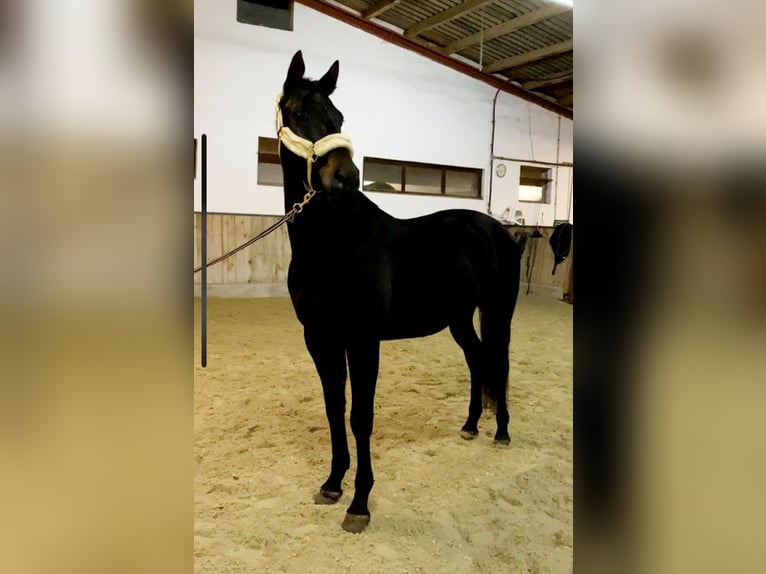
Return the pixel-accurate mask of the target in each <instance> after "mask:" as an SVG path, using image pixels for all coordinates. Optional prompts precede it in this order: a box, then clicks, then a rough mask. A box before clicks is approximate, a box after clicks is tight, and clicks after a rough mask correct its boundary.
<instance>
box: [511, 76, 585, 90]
mask: <svg viewBox="0 0 766 574" xmlns="http://www.w3.org/2000/svg"><path fill="white" fill-rule="evenodd" d="M573 77H574V75H573V74H572V72H566V73H564V74H559V75H558V76H550V77H548V78H540V79H539V80H530V81H528V82H524V83H523V84H521V87H522V88H524V89H525V90H536V89H537V88H544V87H546V86H555V85H556V84H563V83H564V82H568V81H570V80H571V79H572V78H573Z"/></svg>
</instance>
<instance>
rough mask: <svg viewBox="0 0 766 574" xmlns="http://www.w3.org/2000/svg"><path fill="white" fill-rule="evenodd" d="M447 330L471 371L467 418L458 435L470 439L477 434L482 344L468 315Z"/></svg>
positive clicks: (480, 401) (480, 393) (480, 409)
mask: <svg viewBox="0 0 766 574" xmlns="http://www.w3.org/2000/svg"><path fill="white" fill-rule="evenodd" d="M449 330H450V333H451V334H452V338H453V339H455V342H456V343H457V344H458V345H460V348H461V349H463V354H464V355H465V361H466V363H468V370H469V371H470V373H471V402H470V403H469V405H468V419H467V420H466V421H465V424H464V425H463V428H461V429H460V436H461V437H463V438H464V439H466V440H471V439H474V438H476V437H477V436H478V434H479V419H480V418H481V412H482V376H483V373H482V365H483V362H484V361H483V357H482V354H483V350H482V344H481V341H480V340H479V337H478V335H477V334H476V331H475V330H474V328H473V322H472V319H471V317H470V316H469V318H468V319H463V320H460V321H456V322H454V323H452V324H451V325H450V327H449Z"/></svg>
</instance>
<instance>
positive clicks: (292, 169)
mask: <svg viewBox="0 0 766 574" xmlns="http://www.w3.org/2000/svg"><path fill="white" fill-rule="evenodd" d="M280 153H281V160H282V177H283V180H284V200H285V213H287V212H288V211H290V210H291V209H292V208H293V205H295V204H296V203H300V202H301V201H303V196H304V195H305V193H306V188H305V187H304V186H303V181H304V179H305V178H306V160H305V159H303V158H302V157H298V156H297V155H295V154H294V153H292V152H291V151H289V150H288V149H287V148H286V147H284V146H282V149H281V152H280Z"/></svg>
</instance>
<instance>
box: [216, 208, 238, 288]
mask: <svg viewBox="0 0 766 574" xmlns="http://www.w3.org/2000/svg"><path fill="white" fill-rule="evenodd" d="M237 239H238V238H237V229H236V226H235V223H234V216H233V215H229V214H226V215H222V216H221V249H222V253H228V252H229V251H231V250H233V249H234V248H235V247H236V246H237V245H238V243H237ZM235 257H236V256H234V255H232V256H231V257H227V258H226V259H224V260H223V261H221V262H220V263H219V265H221V273H222V274H223V279H222V282H223V283H227V284H234V283H236V282H237V270H236V259H235Z"/></svg>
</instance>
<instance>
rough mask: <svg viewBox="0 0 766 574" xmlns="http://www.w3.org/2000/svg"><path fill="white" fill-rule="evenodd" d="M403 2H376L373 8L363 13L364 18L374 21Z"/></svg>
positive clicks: (385, 0) (382, 0) (389, 0)
mask: <svg viewBox="0 0 766 574" xmlns="http://www.w3.org/2000/svg"><path fill="white" fill-rule="evenodd" d="M399 2H401V0H379V1H378V2H375V4H373V5H372V6H370V7H369V8H367V10H365V11H364V12H362V18H364V19H365V20H372V19H373V18H375V17H376V16H380V15H381V14H382V13H383V12H385V11H386V10H388V9H389V8H393V7H394V6H396V5H397V4H399Z"/></svg>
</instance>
